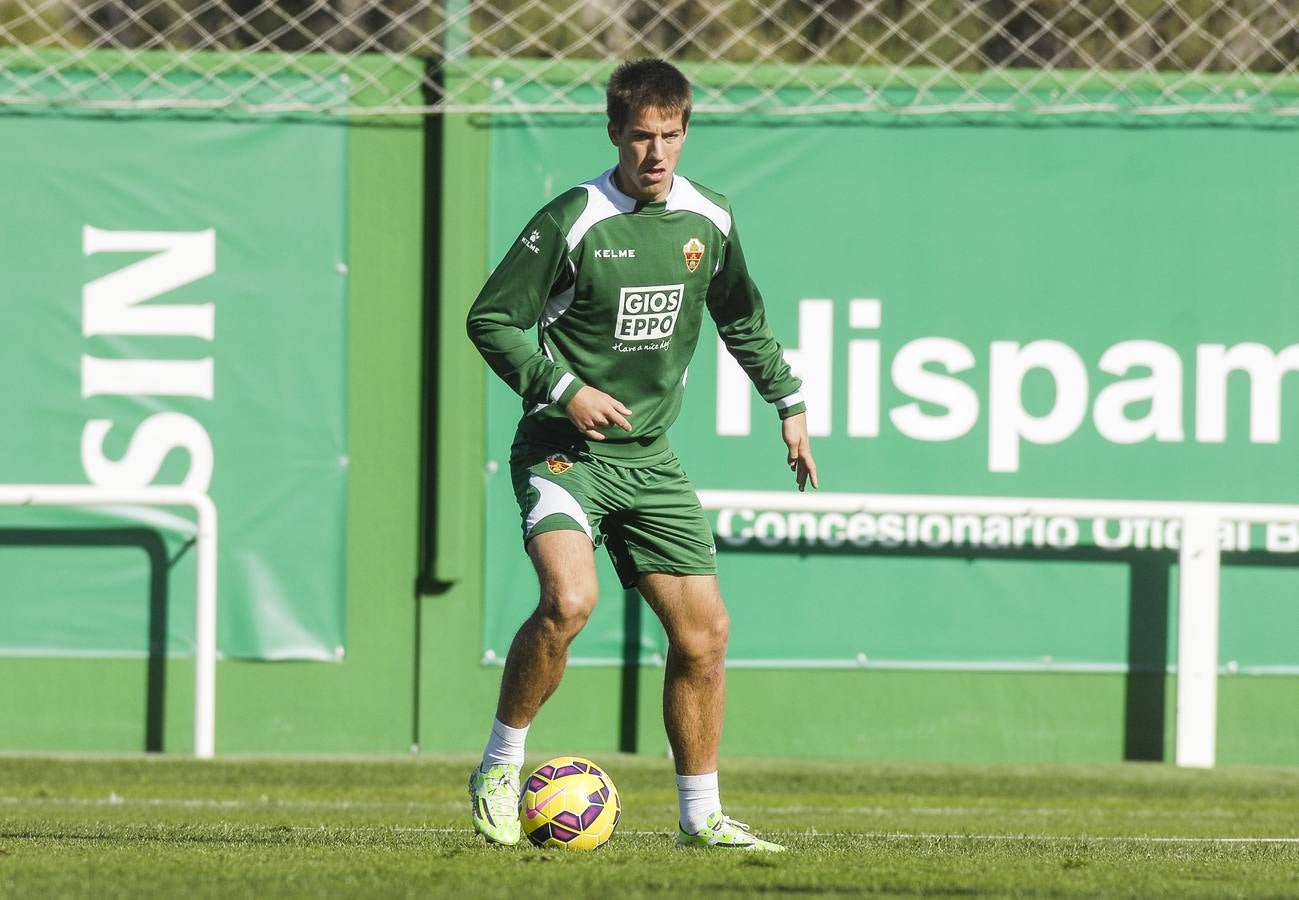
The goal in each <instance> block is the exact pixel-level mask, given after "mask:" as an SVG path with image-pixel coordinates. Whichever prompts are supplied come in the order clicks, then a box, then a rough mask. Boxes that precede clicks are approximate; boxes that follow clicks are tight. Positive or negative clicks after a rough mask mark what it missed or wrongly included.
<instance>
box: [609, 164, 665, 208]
mask: <svg viewBox="0 0 1299 900" xmlns="http://www.w3.org/2000/svg"><path fill="white" fill-rule="evenodd" d="M676 178H677V176H676V173H675V172H673V173H672V178H671V179H670V180H669V181H668V183H667V185H666V188H665V190H664V191H663V195H662V196H654V195H653V194H651V195H649V196H644V195H642V194H638V193H636V192H635V191H634V190H631V189H629V187H628V186H627V185H626V184H624V183H623V177H622V169H620V168H618V167H617V166H615V167H614V170H613V186H614V187H616V188H617V189H618V190H619V191H620V192H622V193H624V194H626V195H627V196H628V197H631V198H632V199H633V200H638V201H640V202H641V203H658V202H660V201H663V200H666V199H667V197H668V194H670V193H672V185H673V184H675V183H676Z"/></svg>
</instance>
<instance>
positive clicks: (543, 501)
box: [527, 475, 595, 544]
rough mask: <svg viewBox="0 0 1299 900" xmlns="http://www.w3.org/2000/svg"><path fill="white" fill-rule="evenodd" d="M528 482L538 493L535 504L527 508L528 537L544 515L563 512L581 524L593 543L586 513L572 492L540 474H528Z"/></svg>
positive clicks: (593, 539)
mask: <svg viewBox="0 0 1299 900" xmlns="http://www.w3.org/2000/svg"><path fill="white" fill-rule="evenodd" d="M528 484H530V485H531V486H532V487H534V488H535V489H536V491H537V494H538V499H537V505H536V506H534V507H532V509H530V510H528V521H527V526H528V531H527V533H528V536H529V537H531V536H532V529H533V528H535V527H537V523H538V522H540V521H541V520H542V519H544V518H546V516H553V515H555V514H556V513H563V514H564V515H566V516H568V517H570V518H572V519H573V520H574V521H576V522H577V524H578V525H581V526H582V530H583V531H585V532H586V536H587V537H588V538H590V539H591V543H593V544H594V543H595V537H594V535H592V534H591V523H590V521H589V520H588V519H587V518H586V513H584V512H583V511H582V505H581V504H580V503H578V502H577V500H575V499H574V498H573V495H572V494H570V493H569V492H568V491H566V490H564V489H563V488H562V487H560V486H559V485H557V484H555V482H553V481H547V480H546V479H544V478H542V477H541V476H540V475H530V476H528Z"/></svg>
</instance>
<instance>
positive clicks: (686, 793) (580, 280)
mask: <svg viewBox="0 0 1299 900" xmlns="http://www.w3.org/2000/svg"><path fill="white" fill-rule="evenodd" d="M607 103H608V115H609V124H608V133H609V139H610V140H611V141H612V142H613V145H614V147H616V148H617V151H618V162H617V165H615V166H614V167H613V168H612V169H610V170H609V171H607V172H605V173H604V174H603V175H600V176H599V177H597V178H594V179H592V180H591V181H588V182H586V183H585V184H581V185H578V186H577V187H575V188H572V189H571V190H568V191H566V192H564V193H563V194H561V195H560V196H559V197H557V198H555V200H553V201H552V202H550V203H548V204H547V205H546V206H545V207H543V208H542V209H541V211H540V212H538V213H537V214H536V215H535V216H534V217H533V218H532V221H531V222H529V223H528V225H527V226H526V227H525V228H524V229H523V232H522V234H521V235H520V236H519V238H518V240H516V241H515V242H514V244H513V245H512V246H511V247H510V249H509V251H508V252H507V253H506V255H505V258H504V259H503V260H502V261H501V263H500V265H498V266H497V268H496V271H495V272H493V273H492V275H491V277H490V278H489V279H488V281H487V284H486V285H485V286H484V287H483V290H482V292H481V293H480V294H479V295H478V299H477V300H475V301H474V304H473V307H472V308H471V309H470V311H469V319H468V330H469V336H470V338H471V340H473V342H474V344H475V345H476V346H477V347H478V350H479V352H481V353H482V355H483V358H484V359H486V360H487V363H488V364H489V365H490V366H491V368H492V370H493V371H495V372H496V374H497V375H499V376H500V377H501V378H502V379H504V380H505V382H506V384H508V385H509V386H510V387H511V388H513V389H514V390H515V391H516V392H517V393H518V394H519V395H520V396H521V397H522V398H523V409H524V414H523V418H522V420H521V421H520V423H519V427H518V431H517V433H516V435H515V439H514V444H513V447H512V448H511V453H510V471H511V473H512V476H513V482H514V491H515V494H516V496H517V498H518V501H519V508H520V510H521V512H522V519H523V540H524V543H525V549H526V550H527V553H528V556H529V557H530V558H531V560H532V564H533V567H534V568H535V569H536V572H537V578H538V580H539V582H540V584H541V599H540V601H539V603H538V604H537V609H536V611H534V612H533V613H532V615H531V616H530V617H529V618H528V620H527V621H525V622H524V623H523V625H522V627H520V628H519V631H518V634H516V635H515V637H514V641H513V643H512V644H511V645H510V651H509V655H508V657H507V658H506V661H505V670H504V673H503V675H502V678H501V690H500V699H499V702H498V704H497V707H496V721H495V723H494V724H493V727H492V732H491V737H490V739H489V740H488V743H487V749H486V751H485V752H484V754H483V761H482V764H481V765H480V766H479V767H477V768H476V769H475V770H474V771H473V773H472V775H471V776H470V780H469V795H470V799H471V801H472V804H473V821H474V827H475V828H476V829H477V830H478V831H479V832H480V833H481V834H482V835H483V836H484V837H486V839H487V840H488V841H489V842H494V843H498V844H513V843H515V842H516V841H518V839H519V830H520V829H519V767H520V765H522V763H523V756H524V739H525V737H526V736H527V732H528V726H529V725H530V724H531V723H532V720H533V718H534V717H535V716H536V714H537V711H538V709H540V707H541V705H542V704H543V703H544V702H545V701H546V699H547V698H548V697H549V696H550V695H551V694H552V693H554V691H555V688H556V687H558V686H559V682H560V679H561V677H562V676H563V674H564V667H565V664H566V662H567V659H568V648H569V645H570V644H571V643H572V641H573V639H574V638H575V637H576V636H577V634H578V632H579V631H581V630H582V626H583V625H584V624H585V623H586V621H587V618H588V617H589V616H590V614H591V611H592V609H594V608H595V603H596V599H597V593H598V584H597V580H596V570H595V553H594V548H595V547H596V546H599V545H600V544H601V543H603V544H604V545H605V547H606V549H607V550H608V552H609V555H610V556H611V557H612V559H613V563H614V567H615V569H616V570H617V572H618V575H619V577H620V578H621V579H622V582H623V585H624V586H626V587H628V588H631V587H633V586H634V587H635V588H636V589H637V590H639V591H640V593H641V595H642V596H643V597H644V598H645V601H646V602H647V603H648V604H649V606H650V608H651V609H652V610H653V611H654V613H655V614H656V615H657V616H658V617H659V620H660V621H661V622H662V623H663V627H664V629H665V631H666V632H667V637H668V656H667V668H666V672H665V675H664V685H663V721H664V725H665V727H666V729H667V735H668V740H669V742H670V744H671V747H672V753H673V757H674V759H675V762H676V770H677V791H678V796H679V799H680V825H679V826H678V829H677V844H678V845H679V846H685V847H728V848H744V849H752V850H782V849H784V848H783V847H781V846H780V845H778V844H773V843H771V842H769V841H764V840H762V839H760V838H758V837H756V836H755V835H754V834H752V833H751V832H750V830H749V827H748V826H747V825H745V824H743V823H741V822H737V821H735V820H734V819H732V818H730V817H729V816H727V815H725V813H723V812H722V803H721V799H720V794H719V792H718V783H717V748H718V744H719V742H720V740H721V728H722V704H723V695H724V692H725V671H724V668H723V664H724V660H725V655H726V641H727V631H728V628H729V619H728V617H727V613H726V608H725V606H724V605H723V603H722V597H721V594H720V593H719V591H718V587H717V566H716V558H715V557H716V548H715V547H714V546H713V541H712V530H711V529H710V527H709V524H708V520H707V519H706V518H705V516H704V513H703V509H702V508H701V507H700V505H699V500H698V498H697V497H696V495H695V492H694V489H693V488H692V487H691V486H690V482H689V481H688V480H687V479H686V475H685V472H684V471H682V468H681V464H680V463H679V462H678V460H677V457H676V455H675V454H674V453H673V452H672V450H671V449H670V448H669V447H668V442H667V430H668V426H670V425H671V424H672V422H673V420H674V419H675V418H676V417H677V413H678V411H679V410H680V408H681V401H682V396H683V394H684V391H685V383H686V367H687V366H688V365H689V363H690V358H691V356H692V355H693V353H694V350H695V345H696V343H697V342H698V339H699V332H700V329H701V327H702V325H703V321H704V316H705V313H706V314H707V315H708V316H709V317H711V319H712V321H713V323H714V324H715V326H716V328H717V331H718V333H719V334H720V335H721V337H722V340H723V342H724V343H725V345H726V347H727V349H728V350H729V351H730V353H731V354H732V355H733V356H734V357H735V359H736V360H737V361H738V362H739V364H740V366H741V367H742V368H743V369H744V371H745V372H746V373H747V374H748V376H749V378H750V379H751V380H752V381H753V383H754V385H755V386H756V387H757V389H758V392H759V393H760V394H761V395H762V397H763V399H764V400H766V401H767V402H768V403H771V404H772V405H774V406H775V408H776V411H777V413H778V415H779V418H780V422H781V435H782V437H783V438H784V441H785V444H786V446H787V447H788V456H787V463H788V465H789V467H790V469H791V470H792V471H793V472H794V476H795V481H796V483H797V485H798V489H799V490H800V491H801V490H803V489H804V488H805V485H806V484H807V483H808V482H810V483H811V484H812V486H813V487H817V486H818V485H817V475H816V463H815V462H814V461H813V459H812V451H811V447H810V444H809V441H808V434H807V417H806V415H805V408H804V404H803V400H802V397H801V395H800V393H799V388H800V387H801V383H800V382H799V380H798V379H797V378H795V377H794V375H793V374H792V373H791V372H790V369H789V366H788V365H787V364H786V363H785V361H784V356H783V354H782V351H781V347H780V344H779V343H777V341H776V339H775V337H774V336H773V335H772V333H771V329H770V328H769V327H768V325H767V320H766V315H765V313H764V311H763V305H762V297H761V295H760V294H759V293H758V289H757V287H756V286H755V285H754V283H753V281H752V279H750V277H749V272H748V269H747V267H746V266H745V262H744V253H743V251H742V250H741V249H740V242H739V239H738V237H737V234H736V230H735V224H734V221H733V219H732V216H731V211H730V206H729V204H728V203H727V201H726V198H725V197H723V196H722V195H721V194H718V193H716V192H714V191H711V190H709V189H707V188H705V187H702V186H701V185H697V184H694V183H693V182H690V181H687V180H686V179H685V178H684V177H682V176H681V175H678V174H677V173H676V168H677V162H678V160H679V159H680V157H681V149H682V147H683V146H684V145H685V141H686V133H687V126H688V124H689V121H690V108H691V92H690V83H689V82H688V81H687V80H686V78H685V76H683V75H682V74H681V72H680V71H678V70H677V69H676V68H675V67H673V66H672V65H670V64H669V63H667V62H664V61H663V60H658V59H643V60H639V61H636V62H628V63H624V64H622V65H621V66H619V67H618V68H617V69H616V70H615V71H614V73H613V75H612V76H611V77H610V79H609V83H608V90H607ZM534 326H535V327H536V328H537V333H536V335H535V337H534V336H532V335H530V334H529V333H528V332H529V331H530V330H531V329H532V328H533V327H534Z"/></svg>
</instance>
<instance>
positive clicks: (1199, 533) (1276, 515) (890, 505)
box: [699, 490, 1299, 768]
mask: <svg viewBox="0 0 1299 900" xmlns="http://www.w3.org/2000/svg"><path fill="white" fill-rule="evenodd" d="M699 499H700V502H701V503H703V505H704V508H705V509H710V510H719V509H748V510H755V511H756V510H771V511H773V512H811V513H828V512H835V513H858V512H866V513H916V514H918V515H924V514H938V515H976V516H985V515H1004V516H1043V517H1052V516H1068V517H1074V518H1090V519H1097V518H1146V519H1163V520H1172V521H1178V522H1180V523H1181V526H1182V527H1181V537H1180V547H1179V550H1178V561H1179V564H1180V567H1181V575H1180V577H1179V579H1178V606H1177V610H1178V616H1177V736H1176V751H1175V761H1176V763H1177V765H1179V766H1190V767H1199V768H1211V767H1212V766H1213V764H1214V761H1215V756H1216V745H1217V715H1218V709H1217V707H1218V592H1219V591H1218V584H1219V574H1220V559H1219V556H1220V554H1219V550H1218V524H1219V523H1220V522H1224V521H1231V522H1249V523H1251V524H1258V523H1269V522H1296V521H1299V506H1285V505H1281V504H1271V503H1190V502H1179V501H1162V500H1066V499H1056V498H1035V497H939V496H927V495H906V494H830V493H806V494H795V493H791V492H788V491H714V490H704V491H700V492H699Z"/></svg>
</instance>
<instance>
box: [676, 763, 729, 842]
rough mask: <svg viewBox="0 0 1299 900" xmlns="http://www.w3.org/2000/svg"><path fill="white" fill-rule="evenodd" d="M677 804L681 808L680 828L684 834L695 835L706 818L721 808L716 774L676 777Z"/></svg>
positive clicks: (705, 821)
mask: <svg viewBox="0 0 1299 900" xmlns="http://www.w3.org/2000/svg"><path fill="white" fill-rule="evenodd" d="M677 803H678V804H679V805H680V807H681V828H682V830H684V831H685V832H686V834H696V833H698V831H699V829H701V828H703V827H704V825H705V824H706V823H707V821H708V816H709V815H710V814H711V813H715V812H717V811H718V810H720V809H721V808H722V794H721V791H720V790H718V788H717V773H716V772H709V773H708V774H707V775H678V776H677Z"/></svg>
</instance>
